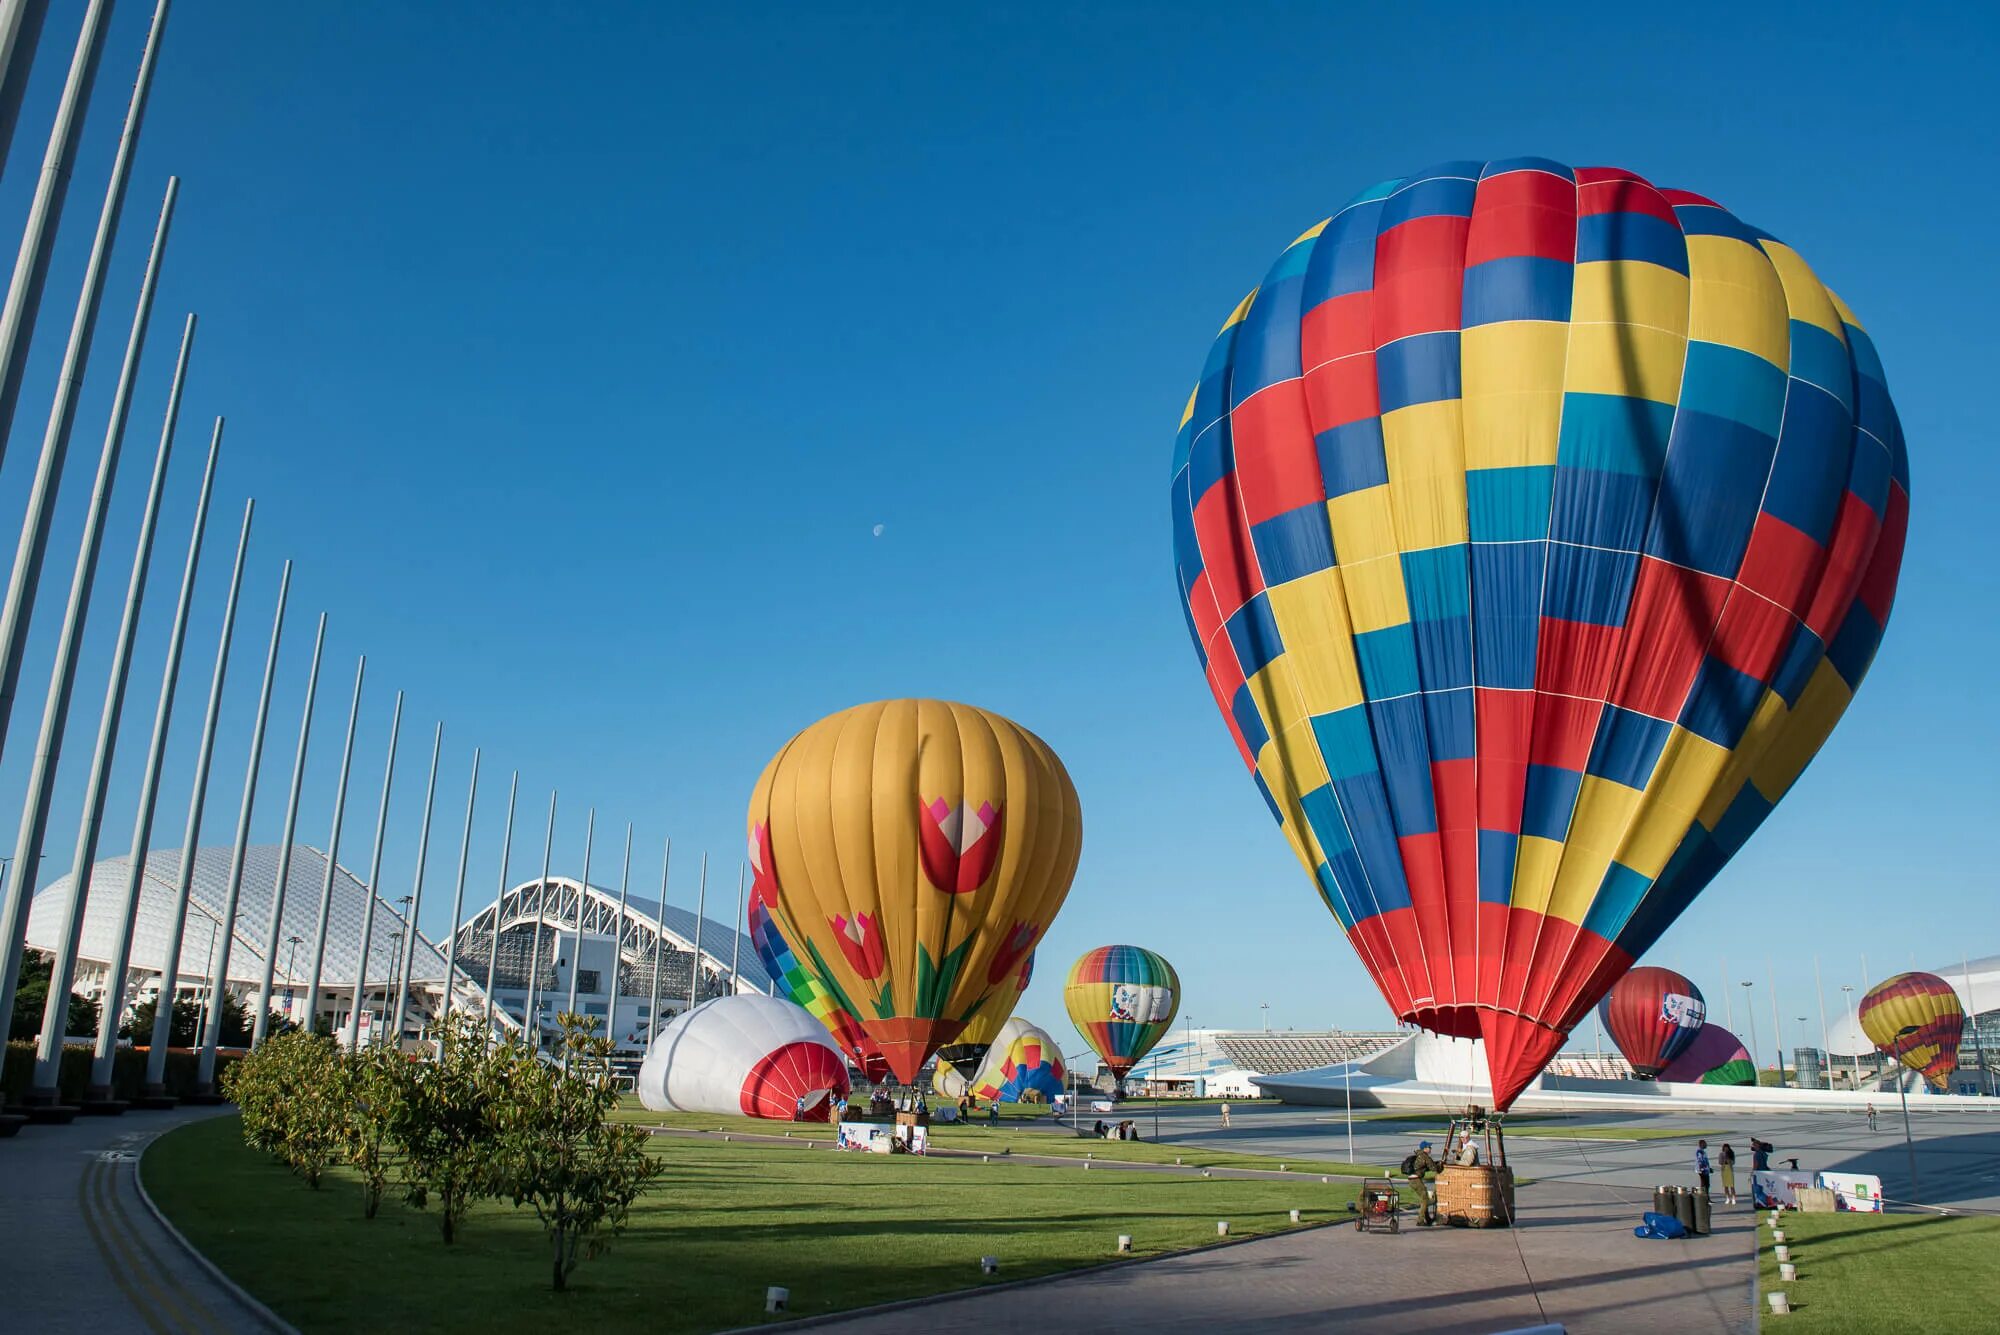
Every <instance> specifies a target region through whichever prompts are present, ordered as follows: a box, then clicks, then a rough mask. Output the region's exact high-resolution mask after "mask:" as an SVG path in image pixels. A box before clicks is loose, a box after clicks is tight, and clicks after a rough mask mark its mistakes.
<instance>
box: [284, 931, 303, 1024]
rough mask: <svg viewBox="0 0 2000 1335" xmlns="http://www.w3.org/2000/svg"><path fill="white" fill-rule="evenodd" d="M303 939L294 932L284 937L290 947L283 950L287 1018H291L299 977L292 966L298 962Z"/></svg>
mask: <svg viewBox="0 0 2000 1335" xmlns="http://www.w3.org/2000/svg"><path fill="white" fill-rule="evenodd" d="M304 941H305V938H304V937H302V936H298V935H296V934H294V935H292V936H288V937H286V938H285V944H286V945H287V946H289V947H291V949H290V950H288V951H286V952H285V1017H286V1018H287V1019H291V1018H293V1017H292V1003H293V1002H294V1001H295V1000H296V999H297V995H296V994H297V991H298V977H299V976H298V974H297V973H295V972H293V966H294V965H296V964H297V963H298V962H299V946H300V945H301V944H302V943H303V942H304Z"/></svg>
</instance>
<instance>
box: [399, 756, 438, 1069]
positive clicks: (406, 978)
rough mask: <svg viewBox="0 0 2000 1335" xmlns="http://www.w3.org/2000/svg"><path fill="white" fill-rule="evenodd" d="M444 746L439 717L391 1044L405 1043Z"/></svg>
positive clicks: (406, 930)
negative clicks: (405, 1013) (407, 1004)
mask: <svg viewBox="0 0 2000 1335" xmlns="http://www.w3.org/2000/svg"><path fill="white" fill-rule="evenodd" d="M443 749H444V720H443V719H439V720H438V725H437V731H436V732H434V733H432V734H431V776H430V778H429V779H427V780H425V782H424V824H423V828H422V829H421V830H419V831H418V832H417V876H416V883H415V884H414V885H412V886H411V887H410V920H409V921H408V922H407V923H405V924H404V929H405V930H404V932H403V958H402V959H401V960H400V961H398V962H397V966H396V977H397V978H398V979H400V980H401V981H400V982H398V983H397V984H396V1011H395V1015H394V1016H393V1017H392V1018H391V1019H390V1021H389V1034H390V1039H389V1041H390V1042H391V1043H394V1044H395V1045H397V1046H398V1047H401V1046H402V1042H403V1007H404V1003H405V1002H406V1001H407V1000H408V999H409V995H410V964H411V962H412V961H413V960H415V959H416V957H417V915H419V914H420V913H422V912H423V911H424V863H425V861H426V860H428V858H429V857H430V851H431V808H432V807H433V806H434V805H435V799H436V797H437V786H438V753H439V752H440V751H442V750H443ZM444 984H445V988H446V989H447V990H449V989H450V987H451V976H450V975H449V974H447V975H446V976H445V980H444Z"/></svg>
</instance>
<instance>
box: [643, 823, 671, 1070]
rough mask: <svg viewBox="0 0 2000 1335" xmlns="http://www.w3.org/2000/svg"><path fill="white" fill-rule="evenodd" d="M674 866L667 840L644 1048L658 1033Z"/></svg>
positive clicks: (662, 863)
mask: <svg viewBox="0 0 2000 1335" xmlns="http://www.w3.org/2000/svg"><path fill="white" fill-rule="evenodd" d="M673 865H674V841H673V837H672V836H671V835H670V836H668V838H667V851H666V852H665V853H664V854H663V855H661V857H660V901H659V903H658V904H657V905H655V907H656V908H657V909H658V910H659V912H657V913H655V914H654V915H653V999H652V1001H651V1002H649V1003H648V1004H647V1006H646V1046H647V1047H648V1048H651V1047H652V1046H653V1035H654V1034H657V1033H659V1032H660V956H661V954H662V953H663V950H662V945H661V943H662V942H664V941H665V940H666V939H667V872H668V871H669V870H670V869H671V868H672V867H673Z"/></svg>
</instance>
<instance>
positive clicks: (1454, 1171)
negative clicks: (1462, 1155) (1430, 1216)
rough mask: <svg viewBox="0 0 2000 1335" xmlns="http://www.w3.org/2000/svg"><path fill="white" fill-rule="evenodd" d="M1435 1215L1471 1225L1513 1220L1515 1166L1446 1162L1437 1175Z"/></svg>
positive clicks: (1491, 1225) (1503, 1223)
mask: <svg viewBox="0 0 2000 1335" xmlns="http://www.w3.org/2000/svg"><path fill="white" fill-rule="evenodd" d="M1437 1212H1438V1218H1439V1219H1441V1220H1443V1221H1444V1222H1445V1223H1447V1224H1457V1225H1459V1226H1460V1227H1470V1228H1505V1227H1506V1226H1507V1225H1509V1224H1511V1223H1513V1222H1514V1170H1513V1169H1511V1168H1509V1167H1507V1166H1506V1165H1504V1164H1502V1165H1501V1166H1499V1167H1497V1168H1496V1167H1493V1166H1492V1165H1490V1164H1477V1165H1474V1166H1471V1167H1466V1166H1464V1165H1460V1164H1448V1165H1446V1166H1445V1168H1444V1169H1443V1171H1441V1172H1440V1173H1439V1174H1438V1178H1437Z"/></svg>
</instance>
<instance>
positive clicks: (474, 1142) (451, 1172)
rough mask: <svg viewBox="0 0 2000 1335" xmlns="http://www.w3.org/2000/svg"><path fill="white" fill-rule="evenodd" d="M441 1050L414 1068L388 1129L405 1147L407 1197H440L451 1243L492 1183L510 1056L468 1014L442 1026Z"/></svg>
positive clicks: (418, 1202) (420, 1201) (422, 1201)
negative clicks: (490, 1045) (491, 1046)
mask: <svg viewBox="0 0 2000 1335" xmlns="http://www.w3.org/2000/svg"><path fill="white" fill-rule="evenodd" d="M437 1039H438V1054H437V1056H436V1057H435V1058H434V1059H432V1060H429V1061H423V1062H418V1063H417V1064H416V1065H415V1066H414V1067H412V1068H411V1070H410V1072H409V1077H408V1080H407V1082H406V1084H405V1085H404V1089H403V1098H402V1102H401V1104H400V1106H399V1107H398V1109H397V1113H396V1116H395V1118H394V1119H393V1122H392V1125H391V1127H390V1134H391V1135H392V1136H393V1137H394V1138H395V1141H396V1144H397V1145H399V1146H400V1147H401V1148H402V1151H403V1167H402V1182H403V1198H404V1199H405V1200H407V1201H408V1202H409V1203H410V1204H412V1205H414V1206H416V1207H417V1208H418V1209H422V1208H424V1206H426V1205H427V1204H429V1202H430V1200H431V1198H432V1197H436V1198H437V1203H438V1210H439V1213H440V1216H441V1218H440V1221H439V1222H440V1223H441V1225H442V1226H443V1229H444V1240H445V1242H446V1243H450V1242H451V1240H452V1237H453V1235H454V1234H455V1233H456V1231H457V1228H458V1222H459V1220H460V1219H461V1218H463V1217H464V1214H465V1209H466V1207H467V1206H468V1205H470V1204H471V1203H472V1202H473V1201H474V1200H477V1199H478V1198H479V1197H481V1196H490V1195H492V1194H493V1189H494V1176H495V1162H496V1157H497V1156H496V1153H495V1151H496V1141H497V1138H498V1135H499V1129H500V1122H501V1120H502V1119H501V1115H500V1109H501V1108H502V1107H503V1106H504V1104H505V1103H506V1101H507V1098H508V1096H509V1094H510V1092H511V1091H510V1081H509V1078H508V1077H509V1075H510V1073H511V1071H512V1070H513V1066H512V1062H511V1060H510V1058H509V1056H508V1054H507V1053H506V1052H505V1051H504V1050H502V1051H500V1052H497V1053H496V1052H489V1051H488V1050H487V1045H486V1035H485V1031H484V1029H483V1027H482V1026H481V1025H480V1023H479V1022H478V1020H476V1019H475V1018H473V1017H472V1016H470V1015H467V1014H464V1013H463V1012H461V1013H459V1014H456V1015H453V1016H451V1017H450V1018H449V1019H448V1020H447V1021H446V1022H445V1023H444V1025H443V1026H442V1027H441V1028H440V1029H439V1030H438V1033H437Z"/></svg>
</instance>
